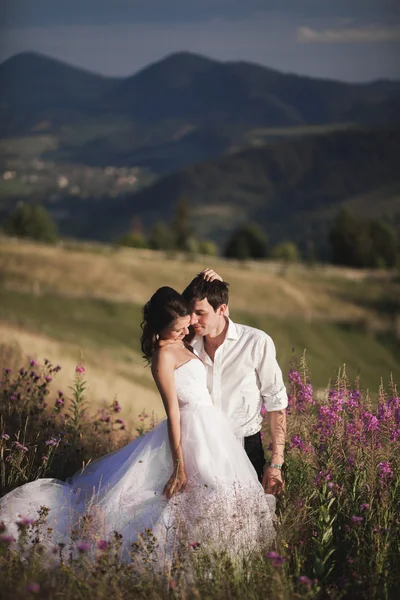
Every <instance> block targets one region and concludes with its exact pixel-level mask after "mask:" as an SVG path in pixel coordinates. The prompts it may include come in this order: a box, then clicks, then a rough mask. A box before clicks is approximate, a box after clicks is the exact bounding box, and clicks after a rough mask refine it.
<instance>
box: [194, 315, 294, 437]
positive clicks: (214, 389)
mask: <svg viewBox="0 0 400 600" xmlns="http://www.w3.org/2000/svg"><path fill="white" fill-rule="evenodd" d="M191 344H192V346H193V349H194V350H195V352H196V353H197V354H198V356H199V357H200V358H201V359H202V361H203V362H204V364H205V366H206V369H207V387H208V390H209V392H210V394H211V397H212V399H213V402H214V404H215V405H216V406H218V407H220V408H221V409H222V411H223V412H224V413H225V414H226V415H227V417H228V418H229V420H230V421H231V423H232V426H233V428H234V430H235V432H236V434H237V435H238V437H247V436H249V435H253V434H255V433H257V432H258V431H260V429H261V424H262V415H261V407H262V405H264V406H265V409H266V410H267V411H272V410H281V409H284V408H286V407H287V404H288V399H287V394H286V388H285V385H284V383H283V379H282V371H281V369H280V367H279V365H278V363H277V361H276V353H275V345H274V342H273V341H272V339H271V338H270V336H269V335H267V334H266V333H265V332H264V331H261V330H260V329H254V327H247V326H246V325H239V324H237V323H233V321H231V320H230V319H229V325H228V330H227V333H226V337H225V340H224V342H223V343H222V344H221V346H219V347H218V348H217V350H216V352H215V356H214V362H213V361H212V360H211V358H210V357H209V356H208V354H207V353H206V351H205V349H204V338H203V337H202V336H195V337H194V338H193V340H192V342H191Z"/></svg>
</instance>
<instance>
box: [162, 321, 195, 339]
mask: <svg viewBox="0 0 400 600" xmlns="http://www.w3.org/2000/svg"><path fill="white" fill-rule="evenodd" d="M189 325H190V315H188V316H187V317H178V318H177V319H176V321H174V322H173V323H172V325H170V327H168V328H166V329H164V331H162V332H161V336H160V337H161V338H162V339H163V340H171V341H177V340H183V338H184V337H185V336H186V335H188V333H189Z"/></svg>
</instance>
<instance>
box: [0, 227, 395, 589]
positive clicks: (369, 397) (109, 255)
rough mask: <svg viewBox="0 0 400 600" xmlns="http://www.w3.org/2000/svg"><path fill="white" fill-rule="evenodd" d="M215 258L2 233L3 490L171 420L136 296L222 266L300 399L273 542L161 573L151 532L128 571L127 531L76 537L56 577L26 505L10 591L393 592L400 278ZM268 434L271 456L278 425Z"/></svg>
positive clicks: (9, 558)
mask: <svg viewBox="0 0 400 600" xmlns="http://www.w3.org/2000/svg"><path fill="white" fill-rule="evenodd" d="M204 260H205V259H203V258H201V257H193V256H192V257H190V256H189V257H187V256H186V257H183V256H178V255H165V254H162V253H155V252H150V251H139V250H137V251H135V250H130V249H120V248H116V247H113V246H106V245H96V244H80V243H77V242H68V243H67V242H64V243H63V244H60V245H58V246H46V245H41V244H36V243H33V242H22V241H18V242H17V241H16V240H12V239H8V238H0V368H1V371H2V381H1V387H0V414H1V423H0V435H1V439H0V467H1V471H0V480H1V489H2V494H3V493H5V492H7V491H9V490H11V489H13V488H14V487H16V486H18V485H21V484H22V483H25V482H27V481H31V480H34V479H36V478H37V477H44V476H45V477H56V478H59V479H65V478H66V477H68V476H70V475H72V474H73V473H74V472H75V471H76V470H78V469H79V468H81V467H82V465H84V464H86V463H87V462H88V461H90V460H93V459H95V458H97V457H99V456H103V455H104V454H106V453H107V452H110V451H113V450H115V449H118V448H119V447H121V446H122V445H124V444H125V443H127V442H128V441H129V440H130V439H132V438H133V437H135V436H137V435H143V434H144V433H145V432H146V431H147V430H149V429H150V428H152V427H154V426H155V425H156V423H157V422H158V421H159V420H160V419H162V418H163V416H164V413H163V409H162V407H161V402H160V400H159V398H158V395H157V393H156V391H155V389H154V386H153V384H152V381H151V375H150V373H149V369H146V368H145V367H144V366H143V361H142V359H141V356H140V351H139V336H140V321H141V307H142V305H143V304H144V302H146V301H147V300H148V298H149V297H150V295H151V294H152V293H153V291H154V290H155V289H156V288H157V287H159V286H161V285H167V284H168V285H172V286H174V287H176V288H177V289H178V290H179V289H183V288H184V287H185V286H186V285H187V284H188V283H189V281H190V280H191V279H192V277H193V276H194V275H195V274H196V273H198V272H199V271H200V270H201V269H203V268H204V267H206V266H213V267H214V268H216V270H217V271H219V272H220V273H221V275H222V276H223V277H224V278H225V279H226V280H227V281H228V282H229V283H230V286H231V316H232V317H233V318H234V319H235V320H237V321H241V322H244V323H247V324H249V325H253V326H256V327H261V328H262V329H265V330H266V331H268V333H270V334H271V335H272V337H273V339H274V341H275V343H276V346H277V352H278V359H279V362H280V364H281V366H282V370H283V372H284V375H285V379H286V380H287V388H288V392H289V393H290V406H289V413H288V436H287V447H286V466H285V481H286V488H285V491H284V493H283V495H282V496H281V498H280V499H279V501H278V507H277V514H278V517H279V526H278V535H277V542H276V545H275V546H274V547H273V548H270V547H269V548H266V547H265V548H260V551H259V552H258V553H256V554H255V555H252V556H251V557H247V558H246V559H244V560H243V562H242V563H241V564H238V563H235V564H233V563H232V562H231V561H230V559H229V557H227V556H226V555H224V554H221V553H219V554H218V553H214V554H212V553H211V554H207V553H206V552H205V551H204V550H203V548H202V546H201V544H197V542H196V541H194V542H193V544H192V545H191V546H190V548H184V549H183V554H182V553H181V554H180V555H177V556H176V560H175V563H174V565H173V567H172V568H171V567H168V569H165V571H164V572H163V573H162V574H160V573H159V572H158V571H157V570H155V568H154V562H153V560H152V548H154V543H155V542H154V540H152V538H151V532H150V533H149V532H147V533H146V532H145V534H144V537H143V540H142V543H141V544H139V546H134V547H132V553H131V559H132V560H131V561H130V562H129V563H128V564H126V563H121V561H120V557H119V547H120V541H119V537H118V532H117V533H116V534H115V536H114V538H113V539H107V540H105V539H95V540H92V541H91V543H92V546H90V544H89V545H88V542H87V541H86V539H85V538H84V535H83V533H82V532H81V534H82V535H81V536H79V535H78V536H75V538H74V539H73V540H72V541H71V548H69V549H63V548H59V549H58V552H57V555H55V558H54V557H53V558H54V560H56V565H55V566H54V567H53V568H52V569H51V570H49V569H47V568H46V566H45V563H46V561H45V557H44V552H43V547H42V546H43V543H42V542H43V540H42V539H40V536H38V534H37V530H38V523H35V522H34V523H32V522H30V521H26V520H24V519H23V517H24V515H21V519H20V523H19V531H20V533H19V539H15V540H14V539H11V537H10V535H9V534H8V533H7V530H6V529H4V528H3V529H4V530H3V531H2V532H1V533H0V536H1V537H0V578H1V581H2V586H1V589H0V597H1V598H3V597H4V598H9V597H14V598H16V599H18V598H26V597H27V596H28V597H30V596H32V597H35V596H36V597H40V598H44V599H47V598H48V599H52V598H61V599H62V600H71V599H72V598H85V597H93V598H99V599H101V598H106V597H109V596H110V594H113V595H114V596H115V597H116V598H132V597H134V598H154V599H155V598H157V599H158V598H210V599H214V598H235V599H236V598H237V599H239V598H244V597H245V598H250V599H252V598H254V599H255V598H263V599H264V598H267V599H268V598H271V599H274V600H275V599H282V600H289V599H292V598H310V599H311V598H315V599H317V598H318V599H319V598H334V599H342V598H360V599H364V598H365V599H370V598H371V599H375V598H376V599H380V598H385V599H391V598H395V597H396V593H397V589H398V585H399V583H400V576H399V572H400V570H399V569H400V544H399V539H400V537H399V534H400V521H399V513H398V506H399V503H400V491H399V489H400V487H399V481H400V480H399V468H400V464H399V456H400V454H399V440H400V398H399V394H398V391H397V388H396V386H395V383H394V382H395V381H396V380H397V381H399V380H400V366H399V365H400V351H399V343H398V342H399V320H398V319H399V313H400V310H399V299H400V282H399V277H398V275H397V274H396V273H393V272H387V271H370V272H369V271H356V270H351V269H340V268H333V267H329V266H318V265H314V266H312V267H307V266H305V265H285V264H278V263H273V262H268V263H246V264H241V263H235V262H233V261H229V262H228V261H223V260H220V259H217V258H215V259H212V261H211V263H210V259H209V258H208V259H206V260H207V262H204ZM304 351H306V352H305V353H304ZM344 364H345V366H343V365H344ZM264 443H265V447H266V453H267V454H268V444H269V440H268V423H267V420H266V419H265V423H264ZM45 516H46V515H45V511H44V512H43V514H41V515H40V516H39V515H38V520H39V521H40V523H43V522H45ZM32 539H33V542H34V543H33V546H31V545H30V544H28V542H29V540H32ZM93 545H94V548H93ZM93 557H94V558H93ZM188 561H189V566H188ZM144 565H145V566H144Z"/></svg>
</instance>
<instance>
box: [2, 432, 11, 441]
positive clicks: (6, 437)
mask: <svg viewBox="0 0 400 600" xmlns="http://www.w3.org/2000/svg"><path fill="white" fill-rule="evenodd" d="M1 437H2V438H3V440H9V439H10V436H9V435H8V433H3V435H2V436H1Z"/></svg>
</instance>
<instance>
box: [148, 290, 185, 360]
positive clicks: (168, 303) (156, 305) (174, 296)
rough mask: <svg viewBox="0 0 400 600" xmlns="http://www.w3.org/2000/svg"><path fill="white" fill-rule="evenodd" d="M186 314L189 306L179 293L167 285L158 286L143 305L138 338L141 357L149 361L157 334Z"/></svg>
mask: <svg viewBox="0 0 400 600" xmlns="http://www.w3.org/2000/svg"><path fill="white" fill-rule="evenodd" d="M188 315H190V306H189V304H188V303H187V302H186V300H185V299H184V297H183V296H182V295H181V294H179V293H178V292H177V291H176V290H174V289H173V288H170V287H167V286H165V287H162V288H159V289H158V290H157V291H156V292H155V294H153V296H152V297H151V298H150V300H149V301H148V302H147V304H145V305H144V307H143V322H142V324H141V327H142V330H143V333H142V336H141V338H140V344H141V348H142V352H143V358H145V359H146V360H147V361H148V362H149V363H150V362H151V357H152V356H153V352H154V350H155V348H156V344H157V338H156V336H157V334H160V333H161V331H162V330H163V329H165V328H166V327H169V326H170V325H172V324H173V322H174V321H176V319H178V318H179V317H187V316H188Z"/></svg>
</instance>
